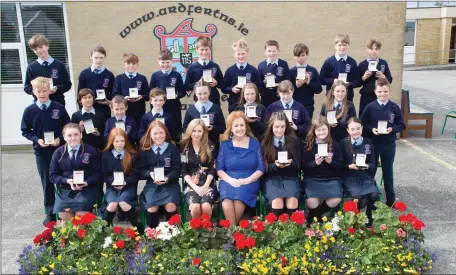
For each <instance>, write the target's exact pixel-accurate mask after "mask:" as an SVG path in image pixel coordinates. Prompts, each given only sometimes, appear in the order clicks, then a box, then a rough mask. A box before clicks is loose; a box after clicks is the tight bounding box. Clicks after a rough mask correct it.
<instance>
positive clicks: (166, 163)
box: [165, 158, 171, 167]
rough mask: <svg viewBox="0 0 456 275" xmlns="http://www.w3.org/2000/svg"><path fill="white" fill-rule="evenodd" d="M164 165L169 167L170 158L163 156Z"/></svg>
mask: <svg viewBox="0 0 456 275" xmlns="http://www.w3.org/2000/svg"><path fill="white" fill-rule="evenodd" d="M165 167H171V158H165Z"/></svg>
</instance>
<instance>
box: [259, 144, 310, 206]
mask: <svg viewBox="0 0 456 275" xmlns="http://www.w3.org/2000/svg"><path fill="white" fill-rule="evenodd" d="M273 142H274V149H275V150H276V152H280V151H285V150H286V149H285V146H286V143H287V142H290V143H291V144H293V146H292V148H295V149H296V150H294V152H293V153H294V154H295V155H294V157H293V156H292V155H291V152H288V158H289V159H293V161H292V163H291V164H290V165H289V166H288V167H285V168H278V167H277V165H276V164H275V162H272V163H269V164H268V168H267V170H266V172H265V174H264V176H263V178H264V185H263V191H264V196H265V197H266V199H267V200H268V202H269V203H272V201H273V200H275V199H277V198H282V199H285V198H297V199H299V197H301V186H300V183H299V172H300V171H301V167H300V165H299V161H300V159H301V150H300V147H301V141H300V140H299V139H297V138H292V137H289V138H288V139H286V138H285V136H282V138H281V139H280V140H279V139H278V138H276V137H274V138H273ZM298 148H299V149H298ZM276 155H277V154H276Z"/></svg>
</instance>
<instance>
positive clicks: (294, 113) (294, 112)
mask: <svg viewBox="0 0 456 275" xmlns="http://www.w3.org/2000/svg"><path fill="white" fill-rule="evenodd" d="M298 118H299V111H298V110H293V119H298Z"/></svg>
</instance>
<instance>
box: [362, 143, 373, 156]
mask: <svg viewBox="0 0 456 275" xmlns="http://www.w3.org/2000/svg"><path fill="white" fill-rule="evenodd" d="M371 153H372V151H371V146H370V145H369V144H366V145H364V154H366V155H369V154H371Z"/></svg>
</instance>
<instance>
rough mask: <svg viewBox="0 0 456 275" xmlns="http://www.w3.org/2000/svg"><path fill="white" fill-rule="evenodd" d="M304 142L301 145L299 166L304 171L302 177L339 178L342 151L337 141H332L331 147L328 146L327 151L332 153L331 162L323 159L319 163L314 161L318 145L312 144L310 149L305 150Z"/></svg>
mask: <svg viewBox="0 0 456 275" xmlns="http://www.w3.org/2000/svg"><path fill="white" fill-rule="evenodd" d="M306 146H307V145H306V144H305V143H304V144H303V145H302V148H303V149H302V150H303V152H302V158H301V167H302V169H303V172H304V178H318V179H329V178H340V176H341V172H342V162H343V158H342V153H341V151H340V146H339V144H337V142H334V141H333V143H332V149H331V148H328V153H333V157H332V161H331V163H329V164H328V163H327V162H326V161H325V160H323V162H322V163H321V164H320V165H317V163H316V162H315V155H316V154H317V153H318V145H317V144H314V145H313V146H312V150H311V151H306V149H305V148H306Z"/></svg>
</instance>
